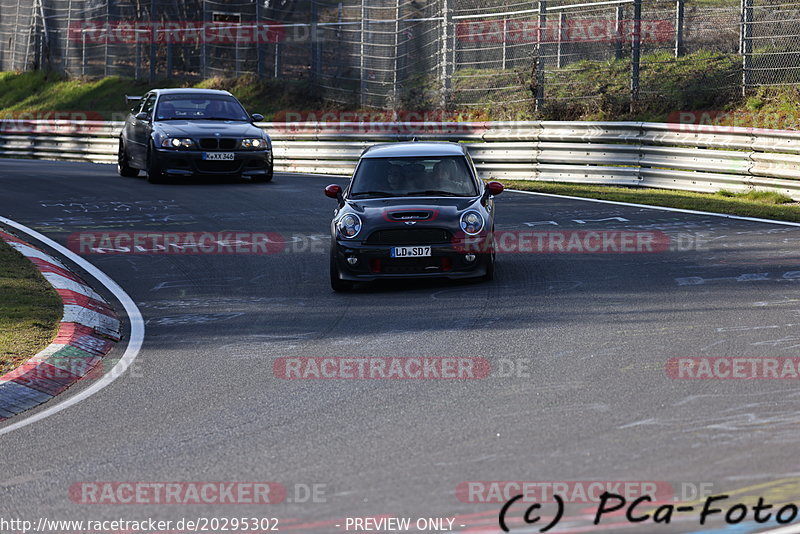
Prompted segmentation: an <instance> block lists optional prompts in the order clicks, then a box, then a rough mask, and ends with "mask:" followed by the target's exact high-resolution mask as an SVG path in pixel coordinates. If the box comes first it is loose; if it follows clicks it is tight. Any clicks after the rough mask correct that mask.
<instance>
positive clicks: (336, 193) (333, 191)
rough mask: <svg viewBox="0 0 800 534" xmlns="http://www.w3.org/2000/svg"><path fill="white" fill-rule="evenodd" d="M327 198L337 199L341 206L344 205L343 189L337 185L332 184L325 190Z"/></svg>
mask: <svg viewBox="0 0 800 534" xmlns="http://www.w3.org/2000/svg"><path fill="white" fill-rule="evenodd" d="M325 196H326V197H329V198H335V199H336V200H337V201H338V202H339V205H340V206H342V205H344V198H343V197H342V187H341V186H339V185H336V184H331V185H329V186H328V187H326V188H325Z"/></svg>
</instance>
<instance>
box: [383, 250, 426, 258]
mask: <svg viewBox="0 0 800 534" xmlns="http://www.w3.org/2000/svg"><path fill="white" fill-rule="evenodd" d="M430 255H431V247H392V250H391V256H392V257H393V258H424V257H425V256H430Z"/></svg>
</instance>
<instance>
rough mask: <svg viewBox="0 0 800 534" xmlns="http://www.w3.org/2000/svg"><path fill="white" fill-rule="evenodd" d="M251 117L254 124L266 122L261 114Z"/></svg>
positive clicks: (254, 114)
mask: <svg viewBox="0 0 800 534" xmlns="http://www.w3.org/2000/svg"><path fill="white" fill-rule="evenodd" d="M250 117H251V118H252V119H253V122H261V121H263V120H264V115H262V114H261V113H253V114H252V115H250Z"/></svg>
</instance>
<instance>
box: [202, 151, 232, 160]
mask: <svg viewBox="0 0 800 534" xmlns="http://www.w3.org/2000/svg"><path fill="white" fill-rule="evenodd" d="M203 159H204V160H208V161H233V152H203Z"/></svg>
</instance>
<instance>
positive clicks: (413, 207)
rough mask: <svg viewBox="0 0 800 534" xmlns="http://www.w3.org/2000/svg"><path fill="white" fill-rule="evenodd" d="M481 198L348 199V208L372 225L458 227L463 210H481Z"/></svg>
mask: <svg viewBox="0 0 800 534" xmlns="http://www.w3.org/2000/svg"><path fill="white" fill-rule="evenodd" d="M479 200H480V198H479V197H435V198H434V197H397V198H372V199H366V200H348V201H347V207H349V209H350V210H352V211H353V212H355V213H358V214H359V215H361V216H362V218H363V219H364V220H365V221H370V222H371V223H370V224H376V225H381V226H382V225H383V223H388V224H391V225H394V224H397V223H403V222H406V221H409V224H415V223H411V222H410V221H417V222H420V223H430V224H436V223H438V224H448V225H449V224H452V223H455V224H458V223H457V221H458V219H459V217H461V214H462V213H463V212H464V210H466V209H468V208H470V207H475V208H478V207H480V203H479Z"/></svg>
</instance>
